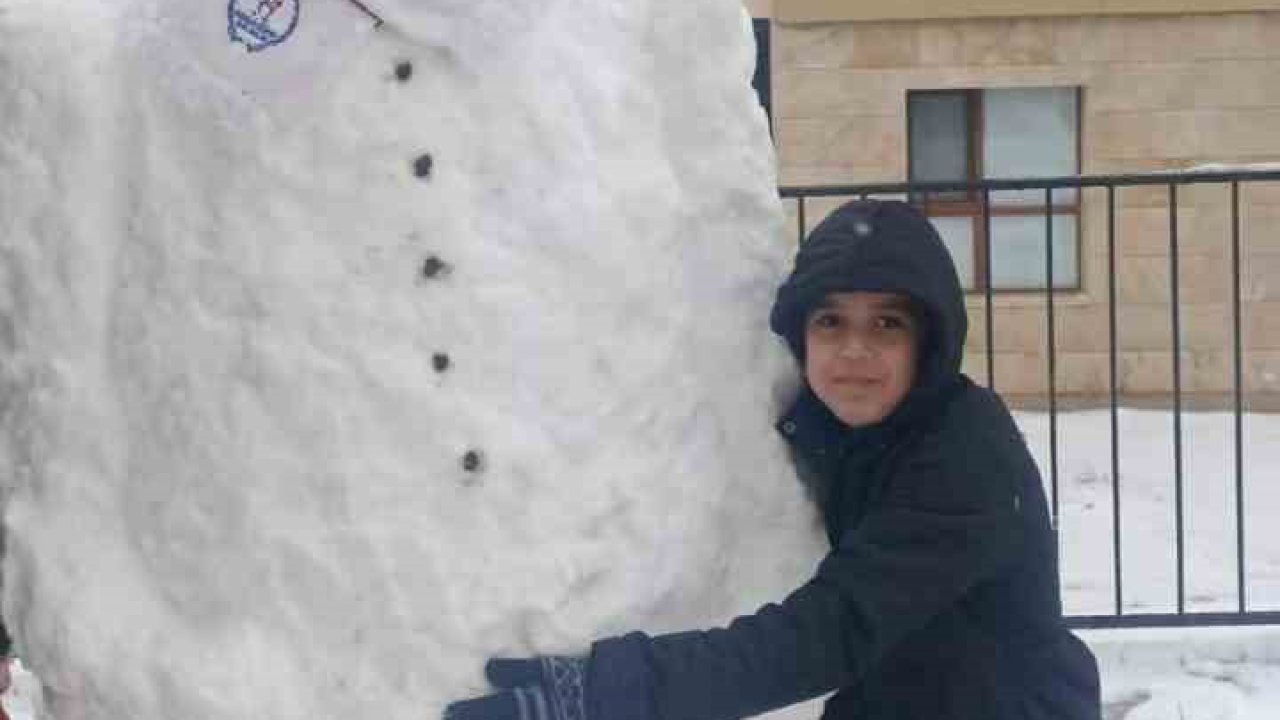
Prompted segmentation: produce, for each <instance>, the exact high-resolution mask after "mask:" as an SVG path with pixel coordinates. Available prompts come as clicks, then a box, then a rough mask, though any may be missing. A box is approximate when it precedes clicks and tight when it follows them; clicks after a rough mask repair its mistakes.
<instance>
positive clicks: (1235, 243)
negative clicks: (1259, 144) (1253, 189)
mask: <svg viewBox="0 0 1280 720" xmlns="http://www.w3.org/2000/svg"><path fill="white" fill-rule="evenodd" d="M1231 325H1232V336H1231V337H1232V362H1233V365H1234V367H1233V368H1232V371H1233V373H1234V388H1235V398H1234V400H1235V441H1236V447H1235V451H1236V468H1235V469H1236V601H1237V603H1238V607H1239V611H1240V613H1242V614H1243V613H1245V612H1248V610H1247V608H1248V606H1249V604H1248V602H1247V596H1246V595H1245V593H1246V591H1247V589H1246V587H1245V549H1244V538H1245V534H1244V524H1245V523H1244V412H1243V408H1244V371H1243V368H1242V365H1243V360H1242V357H1241V356H1242V355H1243V352H1244V351H1243V347H1244V345H1243V339H1242V338H1241V332H1240V181H1238V180H1233V181H1232V182H1231Z"/></svg>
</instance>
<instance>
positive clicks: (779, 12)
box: [748, 0, 1280, 408]
mask: <svg viewBox="0 0 1280 720" xmlns="http://www.w3.org/2000/svg"><path fill="white" fill-rule="evenodd" d="M748 9H749V10H750V11H752V13H753V14H754V15H755V16H756V17H757V18H759V19H760V20H762V21H766V22H767V24H768V26H769V31H768V33H767V38H768V42H769V45H770V47H768V48H767V52H765V53H764V54H763V55H762V57H767V58H769V64H770V65H771V67H770V69H769V75H770V79H769V82H768V83H766V85H765V86H766V87H767V88H768V91H769V93H768V98H769V106H770V112H771V117H772V123H773V128H774V135H775V139H776V144H777V153H778V163H779V176H780V177H779V181H780V184H782V185H784V186H797V185H849V184H866V183H876V182H902V181H907V180H922V181H928V180H958V179H982V178H1000V177H1025V176H1055V177H1056V176H1063V175H1075V174H1085V175H1099V174H1127V173H1144V172H1151V171H1167V170H1184V169H1191V168H1203V167H1204V166H1208V165H1214V166H1217V165H1221V166H1233V167H1234V166H1237V165H1249V166H1258V165H1259V164H1265V163H1280V0H1269V1H1253V2H1249V1H1245V0H1222V1H1219V2H1211V1H1209V0H1198V1H1192V0H1127V1H1112V2H1104V1H1102V0H1056V1H1055V2H1048V1H1047V0H955V1H954V2H950V3H945V4H944V3H936V2H930V1H928V0H895V1H894V2H891V3H890V2H882V3H881V2H877V3H870V2H857V3H854V2H847V1H839V0H773V1H772V2H768V1H767V0H761V1H759V2H749V3H748ZM757 35H758V36H759V35H760V33H759V30H758V31H757ZM1278 167H1280V166H1278ZM1241 192H1242V204H1241V208H1242V230H1243V239H1244V245H1243V256H1242V263H1241V268H1240V271H1241V279H1240V282H1241V300H1242V338H1243V347H1244V353H1243V356H1242V357H1243V371H1244V388H1245V394H1246V397H1247V398H1248V401H1249V403H1250V405H1251V406H1253V407H1257V408H1262V407H1264V406H1266V405H1274V404H1275V402H1274V401H1275V398H1277V397H1280V182H1275V183H1249V184H1247V185H1245V186H1244V187H1243V189H1242V191H1241ZM835 202H838V201H816V200H813V201H810V202H809V204H808V206H807V213H806V219H807V222H808V224H809V225H810V226H811V225H812V224H813V223H815V222H817V220H819V219H820V218H821V217H822V215H823V214H824V213H825V212H826V211H829V210H830V208H831V207H832V206H833V205H834V204H835ZM1045 207H1046V201H1045V199H1044V197H1043V194H1042V193H1041V194H1039V195H1037V194H1035V193H1032V194H1030V195H1028V194H1027V193H1018V192H1005V193H996V194H994V195H993V196H992V226H991V237H990V239H989V240H990V248H991V250H990V258H988V257H984V255H985V253H986V248H987V247H988V242H987V238H986V236H985V235H986V232H985V226H984V225H983V224H982V223H981V222H979V221H978V220H979V214H980V206H979V204H978V203H975V202H974V197H973V196H972V195H970V196H965V195H964V194H963V193H955V194H951V195H945V196H941V197H937V196H935V197H931V198H929V211H930V214H931V215H933V216H934V217H935V220H936V222H937V223H938V224H939V226H940V227H941V228H942V230H943V234H944V237H945V239H946V240H947V242H948V245H949V246H950V247H951V249H952V252H953V256H954V257H955V258H956V262H957V267H958V269H959V270H960V272H961V275H962V277H963V279H964V280H965V282H966V284H967V285H968V287H969V288H970V290H971V296H970V302H969V305H970V321H971V332H970V339H969V346H968V348H967V359H966V369H967V370H968V371H969V372H971V374H973V375H974V377H975V378H977V379H979V380H981V379H983V378H984V377H985V373H986V368H987V361H986V353H987V347H986V329H985V322H986V311H985V303H986V297H987V293H986V288H987V287H988V286H990V287H991V288H992V291H993V292H992V294H993V296H994V312H993V315H994V326H993V335H994V342H993V350H994V364H995V374H996V379H997V384H998V386H999V388H1000V390H1001V391H1002V392H1003V393H1005V394H1007V395H1011V396H1014V398H1015V400H1017V399H1021V400H1023V401H1027V402H1034V400H1035V399H1036V398H1039V397H1042V396H1043V395H1044V394H1045V393H1046V392H1047V389H1048V373H1047V372H1046V367H1047V353H1048V346H1049V343H1048V338H1047V336H1046V333H1047V329H1046V328H1047V323H1046V312H1045V305H1046V294H1047V293H1046V290H1045V285H1046V278H1045V272H1044V267H1045V260H1044V256H1045V252H1046V250H1045V245H1046V242H1047V237H1046V235H1047V233H1046V230H1045V228H1044V226H1045V220H1044V217H1045ZM1050 207H1051V208H1052V210H1051V213H1050V214H1051V215H1052V223H1053V228H1054V229H1053V231H1052V233H1053V234H1052V237H1053V240H1052V242H1053V253H1054V258H1055V265H1054V275H1053V279H1052V282H1053V286H1054V291H1053V297H1054V304H1055V322H1054V325H1055V328H1054V345H1055V361H1056V362H1055V374H1054V377H1055V387H1056V390H1057V391H1058V392H1059V393H1061V394H1063V395H1065V396H1074V397H1077V398H1081V399H1083V400H1086V401H1087V400H1088V399H1089V398H1100V397H1103V396H1106V395H1107V394H1108V393H1109V388H1110V354H1109V349H1110V340H1109V334H1108V332H1107V327H1108V298H1109V292H1110V290H1109V283H1110V273H1109V272H1108V263H1107V254H1108V248H1107V226H1108V212H1107V201H1106V197H1105V190H1085V191H1082V192H1079V193H1077V192H1075V191H1069V190H1066V191H1057V192H1056V193H1055V195H1054V196H1053V197H1052V203H1051V205H1050ZM792 211H793V221H794V220H795V218H794V205H793V206H792ZM1176 215H1177V218H1178V220H1177V226H1178V227H1177V233H1178V237H1179V244H1178V246H1179V257H1178V260H1179V266H1180V272H1179V273H1178V278H1177V279H1178V286H1179V315H1180V326H1179V331H1180V334H1181V342H1180V347H1181V351H1180V356H1179V357H1180V359H1181V367H1180V373H1181V383H1182V388H1183V390H1184V392H1185V393H1186V394H1187V395H1188V396H1191V397H1193V398H1196V399H1199V400H1202V401H1204V402H1205V403H1206V404H1214V403H1215V402H1216V400H1215V398H1216V399H1217V400H1221V399H1222V398H1223V397H1225V396H1226V395H1227V394H1229V393H1230V392H1231V391H1232V389H1233V387H1234V381H1233V378H1234V372H1233V347H1234V345H1233V323H1232V297H1233V292H1232V287H1233V280H1232V267H1231V262H1230V242H1231V202H1230V188H1229V186H1226V185H1203V186H1199V185H1197V186H1188V187H1186V188H1183V189H1182V190H1180V194H1179V196H1178V199H1177V212H1176ZM1170 225H1171V223H1170V210H1169V195H1168V192H1167V190H1166V189H1165V188H1161V187H1141V188H1121V189H1118V190H1117V191H1116V254H1117V263H1116V272H1115V283H1116V295H1117V299H1118V303H1117V313H1118V345H1117V351H1118V387H1119V389H1120V391H1121V393H1122V394H1123V395H1125V396H1126V397H1130V398H1159V397H1162V396H1167V395H1168V394H1169V393H1170V392H1171V390H1172V388H1173V386H1174V383H1173V372H1174V370H1173V365H1174V363H1173V361H1172V357H1173V349H1172V345H1173V343H1172V341H1173V324H1172V323H1171V321H1170V317H1171V302H1172V300H1171V286H1172V283H1171V270H1170V268H1171V263H1170V258H1169V255H1170V250H1169V248H1170ZM988 261H990V262H988ZM988 268H989V269H990V271H989V272H988Z"/></svg>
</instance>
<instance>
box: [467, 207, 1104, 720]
mask: <svg viewBox="0 0 1280 720" xmlns="http://www.w3.org/2000/svg"><path fill="white" fill-rule="evenodd" d="M967 325H968V322H967V316H966V313H965V306H964V294H963V291H962V290H961V288H960V283H959V280H958V278H957V276H956V271H955V267H954V265H953V264H952V262H951V258H950V255H949V254H948V252H947V250H946V247H945V246H944V245H943V243H942V241H941V239H940V238H939V237H938V234H937V232H936V231H935V230H934V228H933V226H932V225H931V224H930V223H929V221H928V220H927V219H926V218H925V217H924V216H923V215H922V214H920V213H919V212H918V211H917V210H915V209H914V208H912V207H911V206H909V205H907V204H905V203H901V202H889V201H875V200H864V201H857V202H852V203H848V204H846V205H844V206H843V207H841V208H840V209H838V210H837V211H836V212H835V213H833V214H832V215H831V216H830V217H828V218H827V219H826V220H824V221H823V222H822V223H821V224H819V225H818V227H817V228H815V229H814V230H813V232H812V233H811V234H810V235H809V237H808V238H807V239H806V240H805V242H804V243H803V244H802V245H801V247H800V250H799V253H798V254H797V256H796V262H795V268H794V269H793V271H792V273H791V275H790V276H789V277H788V278H787V280H786V282H784V283H783V285H782V286H781V287H780V288H779V290H778V294H777V299H776V301H775V303H774V307H773V310H772V312H771V315H770V327H771V328H772V329H773V330H774V332H776V333H778V334H779V335H781V336H782V337H783V338H784V339H785V340H786V341H787V344H788V345H789V346H790V348H791V351H792V353H793V354H794V355H795V356H796V359H797V360H798V361H799V362H800V363H801V364H802V366H803V367H804V375H805V380H806V383H805V388H804V390H803V391H802V393H801V395H800V397H799V398H798V399H797V400H796V402H795V404H794V406H793V407H792V408H791V410H790V411H789V412H788V413H787V414H786V415H785V416H784V417H783V418H782V420H781V421H780V422H779V424H778V427H779V429H780V430H781V432H782V433H783V435H784V436H785V437H786V439H787V441H788V442H789V443H790V446H791V450H792V454H793V456H794V458H795V461H796V466H797V468H798V470H799V471H800V474H801V477H802V478H804V479H805V481H806V482H807V483H809V484H810V485H811V486H812V487H813V488H814V490H815V491H816V496H817V498H818V501H819V505H820V507H821V509H822V511H823V516H824V519H825V522H826V528H827V535H828V537H829V539H830V541H831V548H832V549H831V552H830V553H829V554H828V556H827V557H826V558H825V559H824V560H823V562H822V564H821V565H820V566H819V568H818V570H817V573H816V574H815V576H814V577H813V579H812V580H810V581H809V582H807V583H806V584H804V585H803V586H802V587H800V588H799V589H798V590H796V591H795V592H794V593H792V594H791V595H790V596H789V597H788V598H787V599H786V600H784V601H783V602H782V603H780V604H776V605H767V606H765V607H764V608H762V609H760V610H759V611H757V612H756V613H755V614H753V615H749V616H745V617H741V618H738V619H737V620H734V621H733V622H732V623H731V624H730V625H729V626H728V627H726V628H723V629H716V630H710V631H697V632H684V633H675V634H670V635H660V636H654V637H651V636H648V635H645V634H643V633H631V634H629V635H625V636H622V637H617V638H608V639H605V640H601V641H599V642H596V643H595V644H594V645H593V646H592V649H591V653H590V655H589V656H587V657H584V658H534V659H519V660H500V659H499V660H493V661H490V663H489V664H488V666H487V668H486V672H487V674H488V676H489V678H490V680H491V681H492V682H493V683H494V684H495V685H496V686H497V687H498V688H499V689H500V691H499V692H497V693H496V694H493V695H489V696H487V697H483V698H479V699H475V700H469V701H464V702H460V703H455V704H453V705H451V706H450V707H449V709H448V710H446V718H448V719H449V720H686V719H689V720H692V719H697V720H720V719H724V720H728V719H730V718H740V717H746V716H749V715H755V714H759V713H762V712H766V711H768V710H773V709H776V708H780V707H784V706H786V705H790V704H793V703H796V702H800V701H802V700H806V699H809V698H813V697H817V696H819V695H822V694H825V693H829V692H832V691H835V694H834V695H833V696H832V697H831V698H830V700H828V701H827V704H826V709H825V711H824V713H823V716H822V717H823V719H824V720H846V719H848V720H855V719H856V720H1099V718H1100V717H1101V708H1100V699H1099V689H1098V674H1097V666H1096V663H1095V662H1094V659H1093V656H1092V655H1091V654H1090V652H1089V650H1088V649H1087V648H1086V647H1085V645H1084V644H1083V643H1082V642H1080V641H1079V640H1078V639H1077V638H1076V637H1075V636H1073V635H1072V634H1071V633H1070V632H1069V631H1068V630H1067V629H1066V628H1065V627H1064V626H1063V624H1062V608H1061V600H1060V594H1059V587H1058V568H1057V553H1056V544H1055V540H1054V534H1053V531H1052V529H1051V527H1050V524H1049V518H1048V511H1047V508H1046V502H1045V498H1044V489H1043V486H1042V484H1041V480H1040V475H1039V473H1038V471H1037V470H1036V468H1035V464H1034V462H1033V460H1032V458H1031V455H1030V453H1029V452H1028V450H1027V448H1026V445H1025V444H1024V442H1023V440H1022V437H1021V434H1020V433H1019V432H1018V429H1017V427H1016V426H1015V425H1014V423H1013V420H1012V418H1011V417H1010V416H1009V413H1008V411H1007V410H1006V409H1005V407H1004V405H1003V404H1002V403H1001V402H1000V400H999V399H998V398H997V397H996V396H995V395H994V394H993V393H991V392H990V391H988V390H985V389H983V388H980V387H978V386H976V385H974V384H973V383H972V382H971V381H970V380H969V379H968V378H967V377H965V376H964V375H962V374H961V372H960V363H961V358H962V353H963V349H964V340H965V334H966V331H967Z"/></svg>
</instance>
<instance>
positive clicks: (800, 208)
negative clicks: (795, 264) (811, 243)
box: [796, 195, 805, 247]
mask: <svg viewBox="0 0 1280 720" xmlns="http://www.w3.org/2000/svg"><path fill="white" fill-rule="evenodd" d="M804 201H805V196H804V195H801V196H800V197H798V198H796V203H797V204H796V216H797V217H798V218H799V225H800V233H799V236H798V237H797V238H796V246H797V247H799V246H800V245H803V244H804V234H805V232H804V230H805V228H804V225H805V220H804Z"/></svg>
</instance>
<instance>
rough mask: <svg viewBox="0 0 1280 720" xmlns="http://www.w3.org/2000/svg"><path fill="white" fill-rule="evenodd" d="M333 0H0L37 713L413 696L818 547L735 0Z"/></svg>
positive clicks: (15, 533) (327, 712) (3, 131)
mask: <svg viewBox="0 0 1280 720" xmlns="http://www.w3.org/2000/svg"><path fill="white" fill-rule="evenodd" d="M362 5H363V8H362V7H359V6H358V5H357V4H356V3H353V2H351V1H350V0H283V2H257V0H253V1H252V2H250V1H246V0H231V1H230V2H228V0H171V1H169V2H155V1H154V0H113V2H109V3H107V2H102V1H101V0H0V359H2V362H0V368H2V370H0V383H2V384H0V422H2V423H3V441H2V443H0V475H2V476H3V478H4V482H5V483H6V487H5V490H6V495H7V498H6V500H7V510H6V527H7V532H8V536H9V540H8V542H9V547H8V558H7V560H6V564H5V576H6V577H5V588H4V611H5V616H6V618H7V619H8V620H9V622H10V623H11V624H12V625H14V626H15V627H14V629H15V631H16V636H17V639H18V644H19V648H20V650H21V651H22V653H23V654H24V656H25V657H26V659H27V661H28V663H29V665H30V666H32V667H33V668H34V669H35V671H36V672H37V673H39V674H40V675H41V676H42V678H43V680H44V681H45V682H46V683H47V684H48V685H49V687H50V689H51V691H52V696H53V698H54V701H55V703H54V707H53V710H54V714H55V716H56V717H58V718H59V720H78V719H79V718H82V717H83V718H102V719H110V720H120V719H122V718H129V719H130V720H151V719H153V720H201V719H204V718H210V719H222V718H225V719H227V720H231V719H233V718H234V719H235V720H244V719H245V718H270V719H271V720H293V719H302V718H307V719H308V720H313V719H315V718H368V719H370V720H400V719H404V720H409V719H411V718H412V719H413V720H421V719H423V718H432V717H436V716H437V714H438V712H439V710H440V708H441V707H442V706H443V704H444V702H446V701H447V700H449V699H456V698H459V697H464V696H467V695H473V694H476V693H477V692H478V691H479V690H481V689H483V683H482V680H481V677H480V670H481V665H482V661H483V659H484V658H485V657H487V656H488V655H490V654H492V653H497V652H508V653H525V652H530V651H534V650H538V651H544V652H545V651H558V652H572V651H580V650H583V649H584V648H585V643H586V642H587V641H588V640H590V639H592V638H593V637H595V636H597V635H600V634H603V633H612V632H618V631H624V630H629V629H638V628H639V629H649V630H664V629H676V628H685V627H689V626H697V625H706V624H709V623H716V622H723V621H725V620H727V619H729V618H730V616H731V615H732V614H733V613H735V612H742V611H747V610H751V609H754V608H755V607H756V606H757V605H758V604H759V603H762V602H765V601H769V600H776V599H780V598H781V596H782V595H783V594H784V593H785V592H786V591H787V590H789V589H791V588H792V587H793V586H794V585H796V584H798V583H799V582H801V581H802V580H803V579H804V578H805V577H806V576H807V574H808V573H809V572H810V571H811V569H812V568H813V563H814V561H815V560H816V558H817V556H818V538H817V530H816V525H815V523H814V519H813V518H812V517H811V514H812V513H811V509H810V507H809V506H808V504H807V502H806V501H805V499H804V498H803V493H802V491H801V489H800V488H799V487H798V486H797V483H796V481H795V479H794V474H793V472H792V471H791V469H790V467H789V465H788V463H787V462H786V460H785V457H784V451H783V449H782V446H781V444H780V443H779V442H778V440H777V439H776V438H775V436H774V433H773V431H772V428H771V421H772V416H773V413H774V412H775V410H776V409H777V408H776V405H777V400H778V396H779V395H780V394H781V393H782V390H780V388H785V385H786V383H787V381H788V375H789V374H790V372H791V370H790V368H789V365H788V361H787V360H786V358H785V357H784V355H785V354H784V351H783V350H782V348H781V345H780V344H779V343H777V342H776V341H775V340H773V339H772V338H770V337H769V336H768V335H767V333H766V328H765V314H766V311H767V307H768V303H769V301H770V298H771V293H772V290H773V287H774V284H775V282H776V280H777V279H778V277H779V276H780V274H781V272H782V270H783V267H784V264H785V259H786V256H787V255H788V253H789V250H788V248H786V247H785V243H784V242H780V241H779V228H780V224H781V214H780V208H779V206H778V203H777V200H776V198H775V195H774V190H773V180H774V178H773V171H772V165H771V158H772V156H771V152H770V144H769V138H768V132H767V129H766V124H765V120H764V117H763V114H762V112H761V111H760V110H759V108H758V107H757V106H756V104H755V101H754V98H753V96H752V93H751V89H750V87H749V84H748V82H749V81H748V78H749V76H750V72H751V63H752V57H753V56H752V52H751V47H750V40H749V37H750V36H749V31H748V28H747V23H746V18H745V16H744V14H743V11H742V10H741V9H740V7H739V6H738V4H737V0H680V1H679V2H673V1H672V0H550V1H547V2H536V3H535V2H510V1H509V0H364V2H363V3H362ZM374 16H377V17H378V18H380V19H381V20H382V21H383V22H382V23H381V24H376V23H375V20H374V19H373V18H374Z"/></svg>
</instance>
